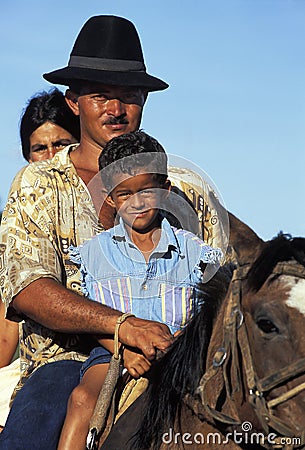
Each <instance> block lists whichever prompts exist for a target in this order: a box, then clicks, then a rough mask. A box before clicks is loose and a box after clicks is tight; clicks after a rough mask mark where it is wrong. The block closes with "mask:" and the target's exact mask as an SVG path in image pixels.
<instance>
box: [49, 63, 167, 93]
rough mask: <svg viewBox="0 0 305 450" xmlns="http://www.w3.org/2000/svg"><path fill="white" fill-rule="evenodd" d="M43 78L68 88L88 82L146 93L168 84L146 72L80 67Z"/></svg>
mask: <svg viewBox="0 0 305 450" xmlns="http://www.w3.org/2000/svg"><path fill="white" fill-rule="evenodd" d="M43 78H44V79H45V80H47V81H49V82H50V83H54V84H63V85H65V86H70V85H71V84H72V83H73V82H75V81H89V82H96V83H103V84H108V85H110V86H137V87H142V88H144V89H146V90H147V91H149V92H151V91H162V90H164V89H166V88H168V84H167V83H165V82H164V81H162V80H160V79H159V78H156V77H153V76H152V75H149V74H148V73H146V72H144V71H143V72H136V71H130V72H119V71H108V70H107V71H106V70H96V69H88V68H82V67H69V66H68V67H65V68H63V69H58V70H54V71H53V72H49V73H44V74H43Z"/></svg>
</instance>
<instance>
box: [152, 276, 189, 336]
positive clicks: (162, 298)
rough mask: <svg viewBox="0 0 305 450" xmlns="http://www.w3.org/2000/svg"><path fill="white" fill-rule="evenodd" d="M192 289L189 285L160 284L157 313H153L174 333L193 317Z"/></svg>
mask: <svg viewBox="0 0 305 450" xmlns="http://www.w3.org/2000/svg"><path fill="white" fill-rule="evenodd" d="M193 293H194V288H193V287H192V286H190V285H179V286H177V285H175V284H172V283H169V282H166V283H160V286H159V296H158V297H159V311H158V312H157V311H155V313H156V315H158V316H159V320H160V321H161V322H164V323H166V324H167V325H169V327H170V328H171V329H172V330H174V331H176V330H180V329H181V328H183V327H184V326H185V325H186V324H187V322H188V321H189V320H190V318H191V317H192V315H193V310H194V299H193Z"/></svg>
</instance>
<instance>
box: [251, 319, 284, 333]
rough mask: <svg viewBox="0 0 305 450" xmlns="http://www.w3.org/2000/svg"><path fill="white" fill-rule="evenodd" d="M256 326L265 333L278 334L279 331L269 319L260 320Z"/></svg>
mask: <svg viewBox="0 0 305 450" xmlns="http://www.w3.org/2000/svg"><path fill="white" fill-rule="evenodd" d="M256 324H257V326H258V327H259V328H260V329H261V330H262V331H263V332H264V333H278V331H279V330H278V328H277V327H276V326H275V325H274V323H273V322H271V320H268V319H260V320H258V321H257V322H256Z"/></svg>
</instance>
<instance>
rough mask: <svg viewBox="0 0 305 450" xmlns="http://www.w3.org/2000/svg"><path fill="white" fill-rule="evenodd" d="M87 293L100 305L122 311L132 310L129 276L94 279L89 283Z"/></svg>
mask: <svg viewBox="0 0 305 450" xmlns="http://www.w3.org/2000/svg"><path fill="white" fill-rule="evenodd" d="M87 288H88V286H87ZM88 293H89V297H90V298H91V299H92V300H94V301H96V302H98V303H101V304H102V305H106V306H109V307H110V308H113V309H116V310H118V311H122V312H123V313H125V312H131V311H132V289H131V282H130V277H120V278H118V277H113V278H108V279H103V280H101V279H100V280H94V281H92V282H91V283H90V288H89V289H88Z"/></svg>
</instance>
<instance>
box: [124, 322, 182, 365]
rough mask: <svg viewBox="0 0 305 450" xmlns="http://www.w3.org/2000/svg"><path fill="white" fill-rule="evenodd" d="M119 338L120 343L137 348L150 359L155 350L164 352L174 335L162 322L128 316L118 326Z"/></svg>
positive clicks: (152, 357)
mask: <svg viewBox="0 0 305 450" xmlns="http://www.w3.org/2000/svg"><path fill="white" fill-rule="evenodd" d="M119 340H120V342H121V343H122V344H126V345H128V346H130V347H135V348H138V349H139V350H141V351H142V352H143V354H144V356H145V357H146V358H147V359H148V360H149V361H152V360H153V359H154V358H155V356H156V351H157V350H160V351H162V352H165V351H166V350H167V349H168V347H170V345H171V344H172V343H173V340H174V337H173V335H172V334H171V332H170V331H169V328H168V327H167V325H165V324H163V323H160V322H154V321H152V320H144V319H138V318H137V317H128V319H126V320H125V322H123V323H122V325H121V326H120V330H119Z"/></svg>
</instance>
